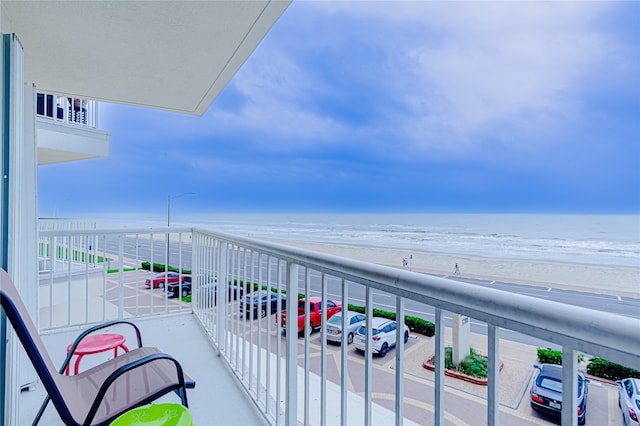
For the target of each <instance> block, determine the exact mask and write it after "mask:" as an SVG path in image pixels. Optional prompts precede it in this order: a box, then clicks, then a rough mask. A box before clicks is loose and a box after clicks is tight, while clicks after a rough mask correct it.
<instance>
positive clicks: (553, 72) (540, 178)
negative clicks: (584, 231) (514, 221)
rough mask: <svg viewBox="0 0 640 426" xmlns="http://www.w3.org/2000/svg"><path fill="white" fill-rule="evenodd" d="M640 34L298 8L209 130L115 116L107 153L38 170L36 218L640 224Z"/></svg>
mask: <svg viewBox="0 0 640 426" xmlns="http://www.w3.org/2000/svg"><path fill="white" fill-rule="evenodd" d="M639 21H640V3H639V2H559V3H555V2H469V3H467V2H395V1H394V2H307V1H294V2H293V3H292V4H291V6H290V7H289V8H288V9H287V11H286V12H285V13H284V15H283V16H282V17H281V19H280V20H279V21H278V22H276V24H275V26H274V27H273V28H272V30H271V32H270V33H269V34H268V35H267V37H266V38H265V39H264V40H263V42H262V43H261V44H260V45H259V46H258V48H257V49H256V51H255V52H254V54H253V55H252V56H251V57H250V58H249V60H248V61H247V62H246V63H245V64H244V66H243V67H242V68H241V69H240V71H239V72H238V73H237V74H236V76H235V77H234V78H233V79H232V81H231V82H230V84H229V85H228V86H227V87H226V88H225V90H224V91H223V92H222V93H221V95H220V96H219V97H218V99H217V100H216V101H215V102H214V103H213V104H212V105H211V107H210V108H209V109H208V111H207V112H206V113H205V114H204V115H203V116H202V117H192V116H185V115H180V114H174V113H168V112H163V111H155V110H144V109H139V108H133V107H128V106H120V105H102V106H101V109H100V113H101V117H100V127H101V128H103V129H106V130H109V131H110V132H111V155H110V156H109V157H108V158H106V159H96V160H89V161H83V162H76V163H66V164H60V165H52V166H44V167H40V168H39V170H38V173H39V182H38V184H39V210H40V212H39V213H40V215H41V216H51V215H54V214H55V215H58V216H74V215H82V214H89V213H94V212H124V213H126V212H138V213H140V212H141V213H149V214H151V215H155V214H158V215H159V216H160V217H162V215H163V214H166V203H167V194H173V195H178V194H182V193H185V192H194V194H193V195H189V196H184V197H181V198H180V200H177V199H176V200H175V202H174V203H173V205H172V209H175V210H176V211H183V212H194V213H195V212H198V213H228V212H257V213H259V212H392V213H402V212H471V213H475V212H529V213H531V212H533V213H538V212H545V213H634V214H637V213H640V25H638V22H639ZM61 188H68V190H67V191H61Z"/></svg>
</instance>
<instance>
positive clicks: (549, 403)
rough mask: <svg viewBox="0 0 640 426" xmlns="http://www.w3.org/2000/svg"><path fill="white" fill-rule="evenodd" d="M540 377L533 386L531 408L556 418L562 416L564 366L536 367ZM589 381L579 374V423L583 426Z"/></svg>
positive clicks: (548, 365)
mask: <svg viewBox="0 0 640 426" xmlns="http://www.w3.org/2000/svg"><path fill="white" fill-rule="evenodd" d="M534 367H535V368H536V369H537V370H538V375H537V376H536V378H535V379H534V381H533V384H532V385H531V392H530V394H531V408H533V409H534V410H536V411H540V412H543V413H546V414H550V415H552V416H555V417H559V416H561V415H562V366H561V365H555V364H542V365H534ZM588 383H589V380H588V379H587V378H586V377H585V376H584V374H582V373H580V372H578V423H579V424H581V425H583V424H584V422H585V421H586V416H587V394H588V392H589V388H588V385H587V384H588Z"/></svg>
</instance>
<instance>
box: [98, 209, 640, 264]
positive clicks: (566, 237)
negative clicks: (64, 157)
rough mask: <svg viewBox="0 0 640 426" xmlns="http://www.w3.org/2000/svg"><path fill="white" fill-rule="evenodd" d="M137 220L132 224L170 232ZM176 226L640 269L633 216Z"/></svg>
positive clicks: (183, 218) (639, 223)
mask: <svg viewBox="0 0 640 426" xmlns="http://www.w3.org/2000/svg"><path fill="white" fill-rule="evenodd" d="M134 218H135V215H134V216H129V218H128V219H127V220H126V223H128V224H129V225H132V224H133V223H135V224H138V225H144V226H162V225H166V221H164V222H163V221H161V220H158V221H153V220H149V219H144V220H142V221H141V220H135V219H134ZM105 219H106V218H105ZM139 219H141V218H139ZM114 220H115V222H116V223H118V222H120V221H119V220H118V219H117V217H114V216H111V217H110V218H109V221H110V222H113V221H114ZM100 222H101V223H102V222H103V221H100ZM141 222H143V223H141ZM171 224H172V225H175V226H195V227H201V228H205V229H210V230H215V231H219V232H224V233H228V234H234V235H239V236H244V237H247V236H248V237H253V238H258V239H260V238H262V239H269V240H294V241H311V242H323V243H342V244H351V245H368V246H377V247H389V248H401V249H407V250H419V251H428V252H443V253H452V254H468V255H474V256H481V257H486V258H502V259H522V260H545V261H557V262H568V263H578V264H589V265H607V266H624V267H632V268H640V216H632V215H543V214H299V213H297V214H197V215H195V214H185V213H174V214H173V220H172V222H171Z"/></svg>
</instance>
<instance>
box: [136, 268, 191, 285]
mask: <svg viewBox="0 0 640 426" xmlns="http://www.w3.org/2000/svg"><path fill="white" fill-rule="evenodd" d="M184 277H185V275H184V274H179V273H177V272H161V273H159V274H156V275H154V276H153V277H151V278H147V279H146V281H145V282H144V285H145V286H146V287H147V288H151V286H152V283H153V288H164V285H165V283H166V284H170V283H178V282H184Z"/></svg>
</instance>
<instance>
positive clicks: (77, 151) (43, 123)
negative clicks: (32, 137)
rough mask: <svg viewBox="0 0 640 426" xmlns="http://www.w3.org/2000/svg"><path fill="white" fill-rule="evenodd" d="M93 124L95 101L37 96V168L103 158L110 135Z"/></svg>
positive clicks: (95, 114) (105, 155) (94, 122)
mask: <svg viewBox="0 0 640 426" xmlns="http://www.w3.org/2000/svg"><path fill="white" fill-rule="evenodd" d="M97 123H98V103H97V102H96V101H94V100H90V99H84V98H77V97H72V96H62V95H57V94H53V93H37V95H36V132H37V134H36V140H37V144H38V165H43V164H55V163H64V162H68V161H78V160H86V159H90V158H104V157H107V156H108V155H109V140H110V135H109V132H106V131H104V130H100V129H98V128H97Z"/></svg>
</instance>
